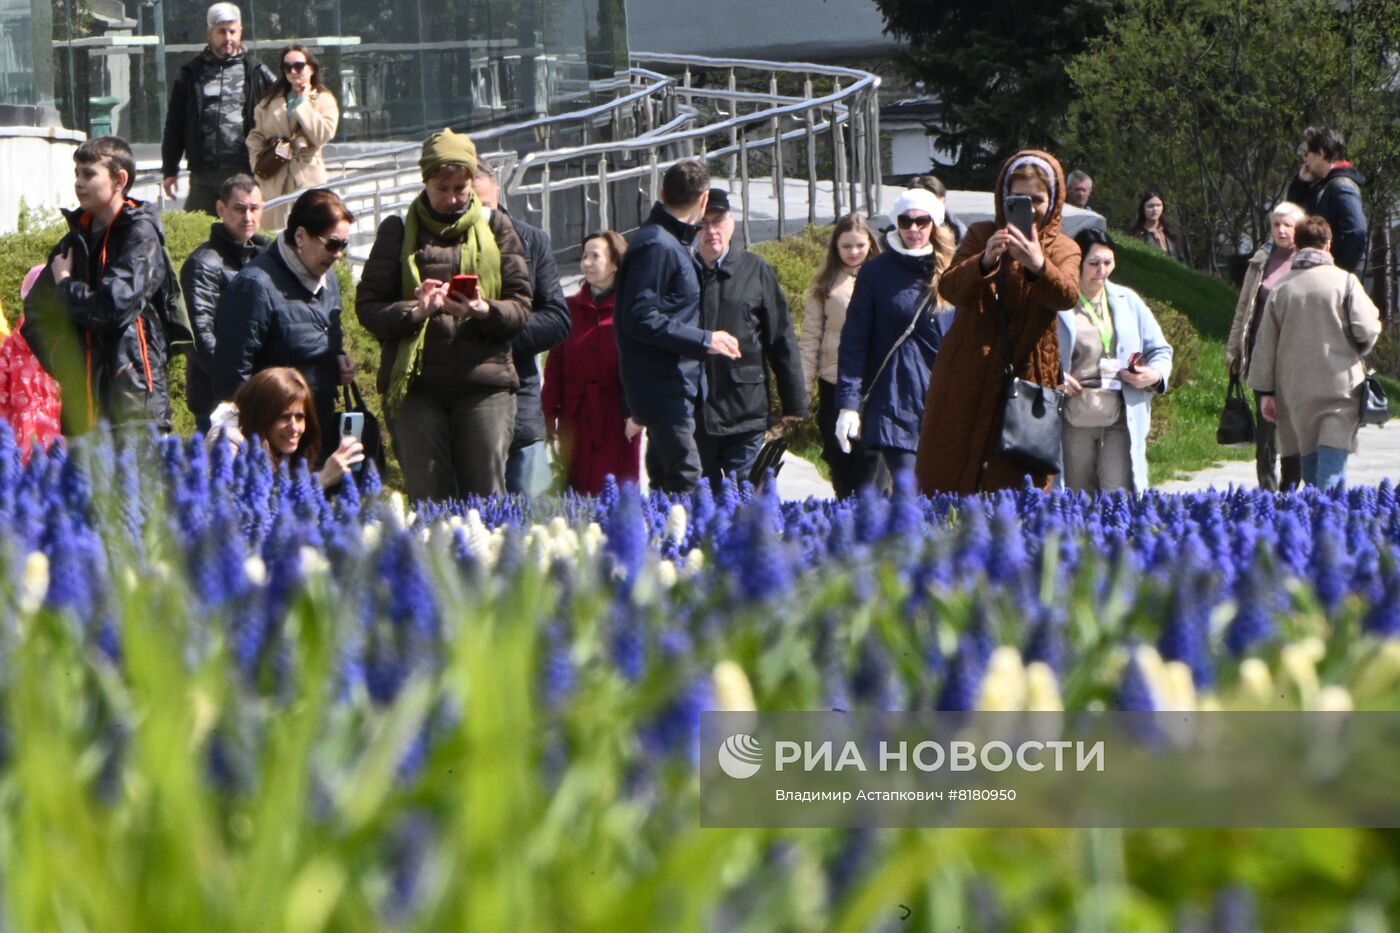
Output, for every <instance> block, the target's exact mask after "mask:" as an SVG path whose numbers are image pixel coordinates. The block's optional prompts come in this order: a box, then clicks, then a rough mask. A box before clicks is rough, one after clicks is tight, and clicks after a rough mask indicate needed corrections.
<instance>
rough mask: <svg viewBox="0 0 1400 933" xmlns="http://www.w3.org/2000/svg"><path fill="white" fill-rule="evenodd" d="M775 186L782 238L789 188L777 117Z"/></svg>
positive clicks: (779, 230) (775, 129)
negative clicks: (784, 174)
mask: <svg viewBox="0 0 1400 933" xmlns="http://www.w3.org/2000/svg"><path fill="white" fill-rule="evenodd" d="M773 187H774V188H775V189H776V190H777V192H778V239H780V240H781V239H782V238H783V237H784V236H786V234H785V233H784V232H783V226H784V224H785V223H786V221H787V190H786V186H785V185H784V184H783V130H782V124H781V123H780V122H779V121H778V120H777V119H774V120H773ZM745 213H748V212H747V211H745Z"/></svg>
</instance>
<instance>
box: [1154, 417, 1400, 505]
mask: <svg viewBox="0 0 1400 933" xmlns="http://www.w3.org/2000/svg"><path fill="white" fill-rule="evenodd" d="M1383 479H1389V480H1390V481H1391V482H1392V483H1400V421H1392V422H1391V423H1390V424H1389V425H1386V426H1385V427H1381V428H1377V427H1363V428H1362V429H1361V435H1360V437H1359V438H1358V440H1357V452H1356V453H1355V454H1353V455H1352V456H1351V458H1350V459H1349V460H1348V461H1347V482H1348V483H1349V484H1350V485H1353V486H1374V485H1376V484H1377V483H1379V482H1380V481H1381V480H1383ZM1257 483H1258V480H1257V479H1256V478H1255V475H1254V461H1253V460H1252V459H1250V460H1229V461H1225V462H1223V463H1219V464H1216V465H1215V466H1213V467H1210V468H1209V469H1205V470H1202V471H1200V472H1199V473H1195V474H1193V475H1192V476H1191V478H1190V479H1185V480H1174V481H1172V482H1169V483H1162V484H1161V485H1159V486H1157V487H1156V488H1157V489H1160V490H1161V491H1162V492H1190V491H1195V490H1204V489H1210V488H1212V487H1214V488H1216V489H1225V488H1226V487H1228V486H1231V485H1234V486H1250V487H1253V486H1255V485H1257Z"/></svg>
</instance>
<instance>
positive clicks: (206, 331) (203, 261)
mask: <svg viewBox="0 0 1400 933" xmlns="http://www.w3.org/2000/svg"><path fill="white" fill-rule="evenodd" d="M262 205H263V196H262V189H261V188H259V187H258V183H257V182H256V181H254V180H253V176H251V175H234V176H232V177H230V178H227V179H225V180H224V184H223V187H222V188H221V189H220V190H219V200H218V202H217V203H216V204H215V210H216V212H217V213H218V215H219V222H218V223H214V224H210V226H209V239H208V240H207V241H205V242H204V243H201V244H200V245H199V246H197V247H195V250H194V252H192V253H190V255H189V258H188V259H186V260H185V264H184V265H183V266H182V267H181V268H180V287H181V288H182V289H183V290H184V293H185V303H186V304H187V305H188V306H189V309H190V323H191V324H193V325H194V352H193V353H191V354H190V356H189V366H188V368H187V369H186V370H185V401H186V402H187V403H188V404H189V406H190V413H191V414H193V415H194V421H195V426H196V427H198V428H199V430H201V431H208V430H209V414H210V412H212V411H213V410H214V389H213V383H212V376H211V375H210V373H211V372H212V371H213V367H214V313H215V311H216V310H217V309H218V307H219V299H220V298H221V297H223V294H224V290H225V289H226V288H228V286H229V283H231V282H232V281H233V278H234V276H236V275H238V273H240V272H242V271H243V267H244V266H246V265H248V263H250V262H252V261H253V260H254V259H257V258H258V256H259V255H260V254H261V253H262V251H263V250H265V249H267V245H268V243H269V242H271V241H269V240H268V238H267V237H265V236H263V235H262V234H260V233H258V224H259V222H260V221H261V220H262Z"/></svg>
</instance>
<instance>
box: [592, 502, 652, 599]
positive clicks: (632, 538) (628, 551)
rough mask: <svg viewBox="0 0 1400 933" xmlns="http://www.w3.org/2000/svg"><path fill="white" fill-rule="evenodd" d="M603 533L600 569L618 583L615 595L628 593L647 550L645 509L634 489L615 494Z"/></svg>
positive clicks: (604, 523) (644, 559) (648, 544)
mask: <svg viewBox="0 0 1400 933" xmlns="http://www.w3.org/2000/svg"><path fill="white" fill-rule="evenodd" d="M603 533H604V534H605V535H606V536H607V541H606V542H605V543H604V545H603V562H604V565H605V566H606V568H607V570H608V572H609V573H610V574H611V575H612V576H613V577H614V578H615V579H616V580H617V581H618V584H619V585H618V589H619V592H621V593H622V594H623V595H626V594H628V593H631V591H632V585H633V583H635V582H636V578H637V574H638V573H639V572H640V571H641V569H642V565H643V564H644V563H645V562H646V556H647V551H648V549H649V547H650V543H649V542H648V540H647V516H646V507H645V506H644V505H643V503H642V496H641V493H640V492H638V490H637V487H636V486H634V485H632V484H631V483H628V484H627V485H626V486H625V487H623V488H622V489H621V490H619V491H618V493H617V497H616V499H615V501H614V502H613V505H612V507H611V508H610V509H609V510H608V512H607V515H606V517H605V518H604V521H603Z"/></svg>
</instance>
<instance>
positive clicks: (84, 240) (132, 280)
mask: <svg viewBox="0 0 1400 933" xmlns="http://www.w3.org/2000/svg"><path fill="white" fill-rule="evenodd" d="M63 216H64V217H65V218H66V219H67V221H68V227H69V231H68V234H67V235H66V236H64V238H63V239H62V240H60V241H59V242H58V245H57V246H56V247H54V249H53V251H52V252H50V253H49V259H48V261H49V263H52V262H53V258H54V257H55V256H56V255H58V254H59V253H61V252H65V251H68V250H72V254H73V274H72V275H71V276H70V277H68V278H67V279H65V280H64V281H63V284H62V285H57V284H55V283H54V280H53V275H52V273H50V272H49V271H48V269H45V270H44V274H43V275H41V276H40V277H39V280H38V281H37V282H35V284H34V288H33V289H32V290H31V291H30V292H29V297H28V298H26V299H25V302H24V328H23V330H24V337H25V339H26V340H28V341H29V344H30V346H31V347H33V349H34V353H35V355H36V356H38V358H39V362H40V363H42V364H43V366H44V368H45V369H46V370H48V372H49V374H50V375H52V376H53V377H54V378H55V379H57V380H58V382H59V384H60V385H61V386H62V387H63V433H64V434H67V435H70V436H71V435H74V434H80V433H82V432H84V431H86V430H87V429H88V428H89V427H91V426H92V424H93V422H94V420H95V419H96V418H99V417H105V418H107V419H109V420H111V421H113V422H121V421H142V420H145V421H153V422H155V423H156V424H157V425H158V426H159V427H161V428H162V429H168V428H169V427H170V396H169V392H168V389H167V387H166V371H165V370H166V360H167V351H166V338H165V326H164V324H163V316H162V314H161V311H160V309H161V308H162V307H163V305H164V301H165V288H166V287H167V286H166V279H167V276H166V272H167V270H166V264H165V254H164V252H163V243H164V240H165V232H164V231H163V230H162V228H161V225H160V215H159V214H158V213H157V212H156V210H155V208H154V207H152V206H151V205H149V204H146V203H145V202H142V201H135V200H128V201H127V202H126V204H125V205H123V207H122V209H121V211H119V212H118V213H117V216H116V217H115V218H113V220H112V223H111V225H110V226H109V227H107V229H105V230H102V231H99V232H98V233H96V234H94V233H92V232H91V230H90V229H89V225H90V224H91V218H90V216H89V215H88V214H87V213H86V212H82V211H64V212H63Z"/></svg>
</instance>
